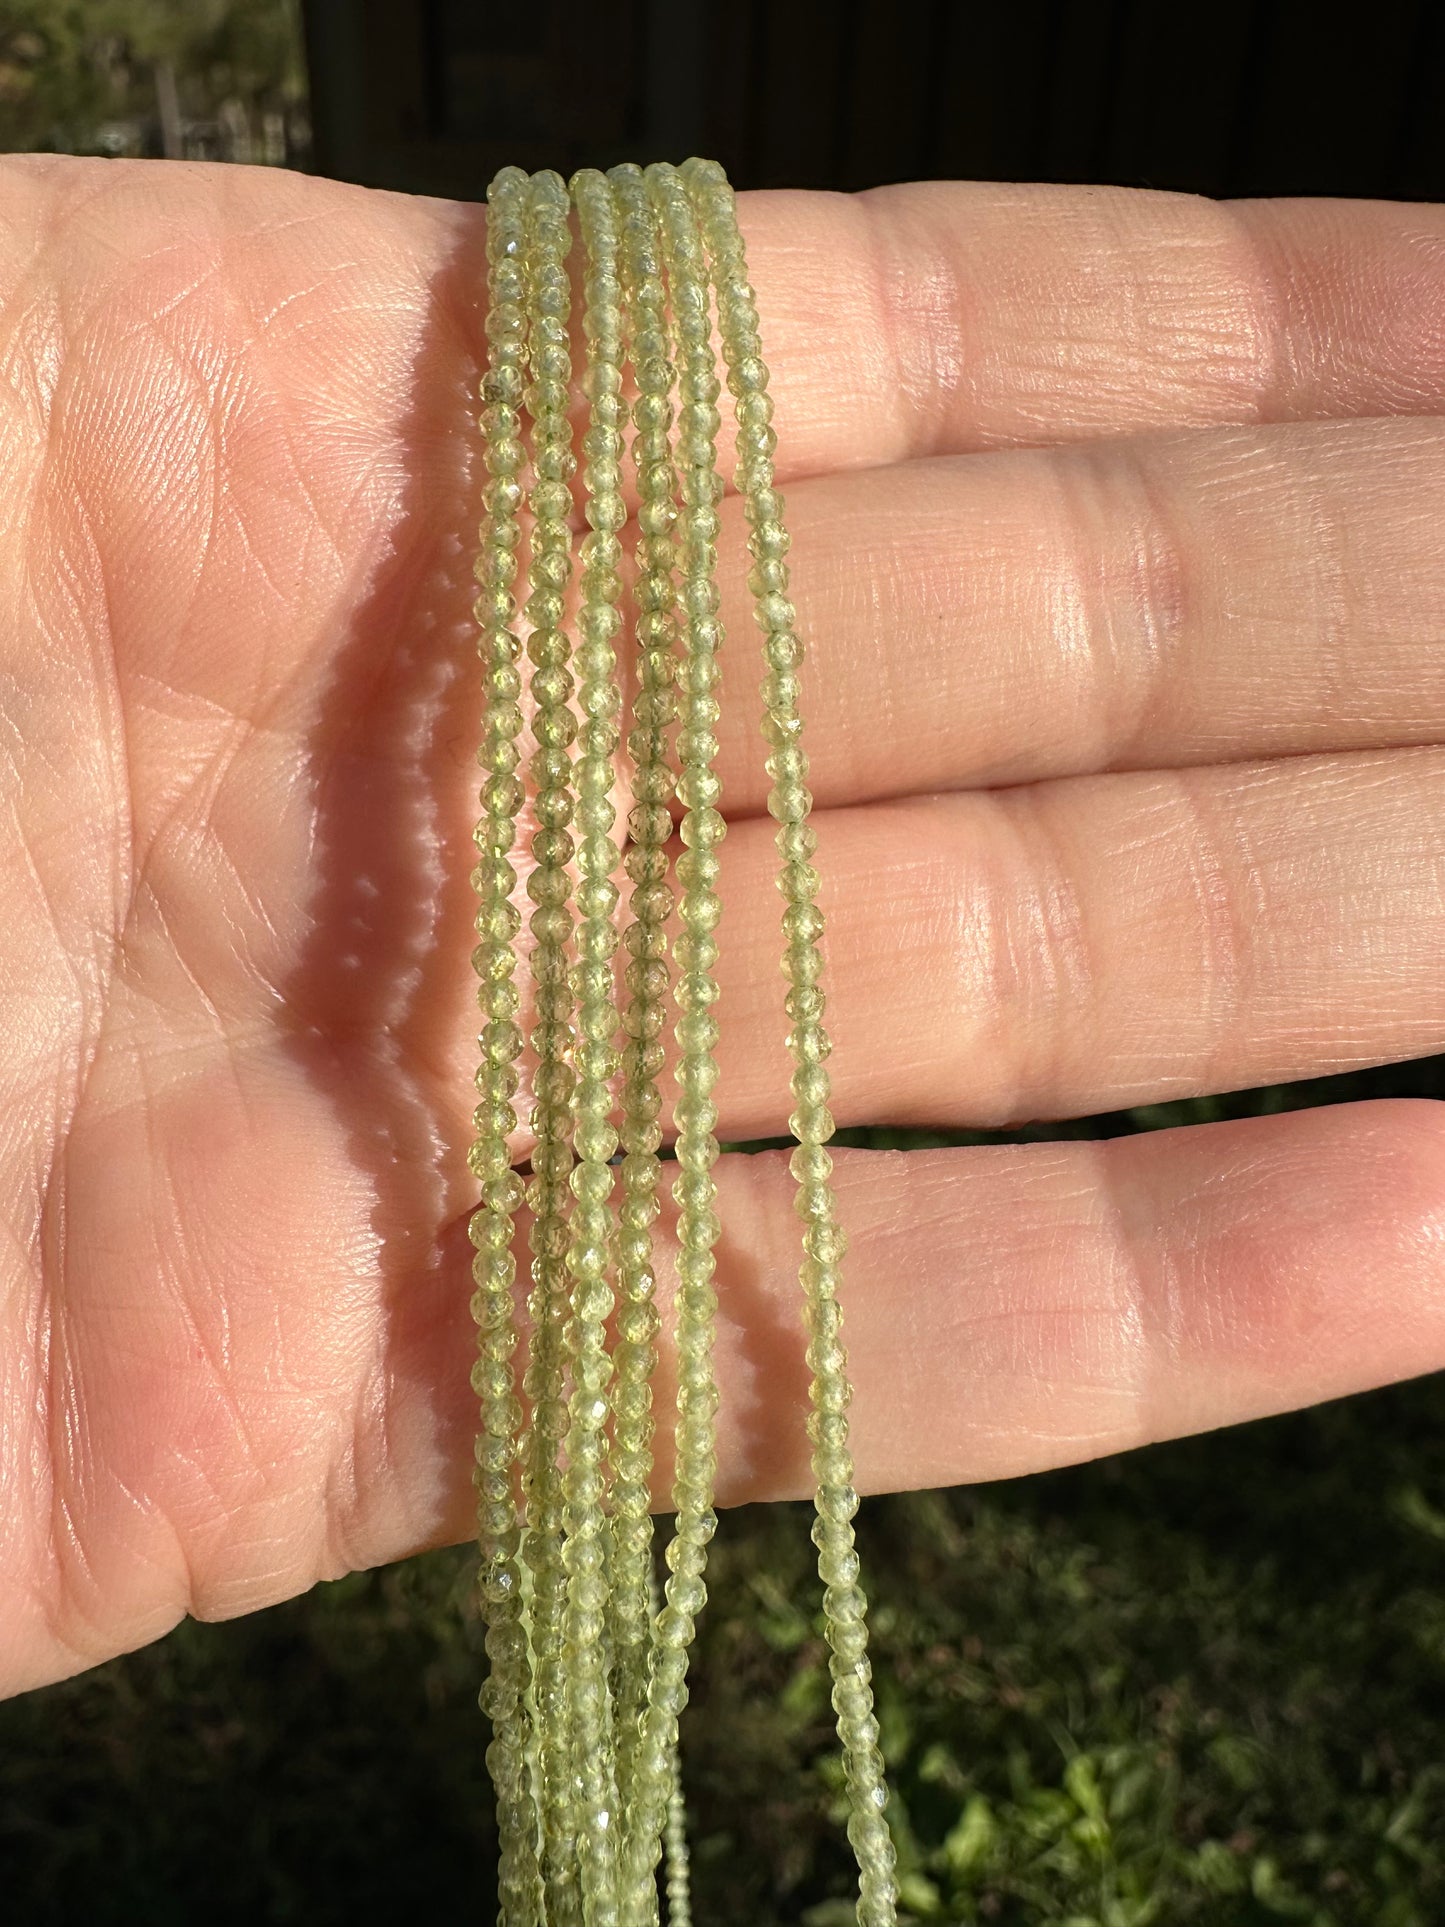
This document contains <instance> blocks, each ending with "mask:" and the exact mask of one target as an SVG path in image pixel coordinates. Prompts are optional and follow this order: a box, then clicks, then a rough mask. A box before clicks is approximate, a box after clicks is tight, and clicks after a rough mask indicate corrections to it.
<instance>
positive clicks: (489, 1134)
mask: <svg viewBox="0 0 1445 1927" xmlns="http://www.w3.org/2000/svg"><path fill="white" fill-rule="evenodd" d="M488 200H489V203H490V206H489V214H488V221H487V260H488V282H489V301H488V307H487V343H488V350H489V368H488V372H487V375H486V377H485V379H484V380H483V383H482V404H483V406H482V432H483V436H484V440H485V459H486V465H487V470H488V474H489V476H490V478H491V479H490V481H489V483H488V486H487V490H486V495H485V503H484V506H485V509H486V518H487V519H486V521H485V523H484V525H483V530H482V543H481V553H480V555H479V556H478V559H477V567H476V578H477V582H478V585H479V593H478V596H477V600H476V604H475V613H476V617H477V621H478V624H479V626H480V631H481V633H480V638H479V648H480V653H481V656H482V661H483V663H484V665H485V677H484V680H485V687H486V697H487V702H486V714H485V720H484V730H483V740H482V745H481V748H480V749H479V750H478V752H477V760H478V762H479V763H480V764H481V765H482V767H483V768H484V769H485V770H487V771H489V772H490V775H489V780H488V781H487V783H486V784H485V785H484V786H483V789H482V799H481V800H482V804H483V808H484V815H483V818H482V821H481V823H480V824H479V825H478V827H477V830H476V842H477V845H478V848H479V851H480V861H479V862H478V864H477V867H476V869H475V871H474V872H473V877H472V881H473V885H474V887H475V889H476V891H477V895H478V898H479V906H478V910H477V917H476V929H477V935H478V938H479V942H478V944H477V948H476V950H475V951H474V952H473V958H472V961H473V966H474V968H475V970H476V972H477V976H478V980H479V981H478V984H477V996H478V1002H479V1004H480V1006H481V1009H482V1011H483V1013H484V1014H485V1016H486V1019H487V1023H486V1027H485V1029H484V1030H483V1032H482V1034H481V1037H480V1038H479V1039H478V1042H479V1043H480V1045H481V1049H482V1063H481V1067H480V1069H479V1070H478V1072H477V1089H478V1092H479V1093H480V1096H481V1102H480V1103H479V1104H478V1106H477V1109H476V1113H475V1117H474V1123H475V1125H476V1130H477V1137H476V1140H475V1142H474V1144H473V1145H472V1148H471V1151H470V1153H469V1155H468V1163H469V1165H470V1168H471V1171H472V1175H473V1176H474V1177H476V1178H477V1179H479V1180H480V1182H481V1185H482V1203H481V1205H480V1207H479V1208H478V1209H477V1211H476V1212H475V1213H474V1215H473V1217H472V1219H471V1221H470V1224H469V1225H468V1234H469V1236H470V1238H471V1242H472V1244H473V1246H474V1247H475V1251H476V1256H475V1258H474V1259H473V1262H472V1277H473V1280H474V1282H475V1284H476V1293H475V1296H474V1297H473V1299H472V1315H473V1317H474V1318H475V1319H476V1321H477V1335H478V1347H477V1361H476V1364H475V1366H474V1367H473V1370H472V1389H473V1390H474V1391H475V1392H476V1393H477V1396H478V1398H479V1399H480V1401H481V1425H480V1430H479V1432H478V1436H477V1443H476V1470H475V1473H474V1475H473V1477H474V1483H475V1485H476V1489H477V1527H478V1538H479V1544H480V1548H481V1562H480V1567H479V1570H478V1576H477V1583H478V1589H479V1592H480V1597H481V1606H482V1613H483V1617H484V1619H485V1622H486V1650H487V1658H488V1661H489V1665H490V1671H489V1673H488V1676H487V1680H486V1683H485V1685H484V1686H483V1687H482V1690H481V1695H480V1701H481V1707H482V1710H483V1712H484V1713H486V1715H487V1717H488V1718H489V1719H490V1720H491V1722H492V1731H493V1739H492V1743H491V1745H490V1746H489V1747H488V1748H487V1769H488V1771H489V1772H490V1774H491V1776H492V1781H493V1785H494V1786H495V1788H496V1793H497V1832H498V1876H497V1885H498V1902H499V1908H498V1919H499V1922H500V1923H501V1927H540V1923H541V1920H542V1895H541V1888H540V1884H539V1882H538V1878H537V1848H538V1836H537V1828H538V1816H537V1802H536V1795H535V1791H534V1789H533V1786H532V1779H531V1770H530V1762H529V1760H528V1756H527V1728H528V1723H529V1722H528V1699H529V1696H530V1693H531V1662H530V1656H529V1653H528V1649H527V1633H526V1626H525V1624H524V1620H523V1601H522V1588H521V1576H520V1572H519V1568H518V1552H519V1550H520V1546H521V1537H522V1534H521V1518H520V1514H519V1510H518V1506H517V1496H516V1492H515V1488H514V1472H513V1467H514V1465H515V1462H516V1458H517V1434H518V1431H519V1429H520V1426H521V1415H522V1408H521V1403H520V1401H519V1400H518V1398H517V1397H516V1392H515V1379H514V1373H513V1366H512V1354H513V1353H514V1352H515V1350H516V1348H517V1341H518V1334H517V1321H516V1309H515V1304H514V1300H513V1284H514V1282H515V1278H516V1271H517V1261H516V1259H515V1258H514V1257H513V1255H512V1236H513V1217H514V1214H515V1212H516V1209H517V1206H518V1204H519V1203H520V1202H521V1198H522V1182H521V1179H520V1178H519V1177H518V1176H517V1174H516V1172H515V1171H513V1170H512V1168H511V1160H510V1156H509V1153H508V1148H507V1146H508V1140H509V1138H510V1136H511V1133H512V1132H513V1131H514V1130H515V1129H516V1125H517V1114H516V1111H515V1110H514V1109H513V1108H512V1104H511V1099H512V1097H513V1096H514V1095H515V1093H516V1090H517V1084H518V1074H517V1070H516V1068H515V1066H516V1059H517V1057H518V1055H519V1053H520V1051H521V1047H522V1033H521V1031H520V1029H519V1028H518V1026H517V1024H516V1022H515V1018H516V1014H517V1007H518V1004H519V1001H520V998H519V993H518V989H517V985H516V982H515V981H514V977H515V971H516V964H517V952H516V943H515V939H516V935H517V932H518V930H519V929H520V927H521V921H522V919H521V913H520V911H519V910H518V909H517V907H516V905H515V904H514V903H513V902H512V892H513V890H514V889H515V887H516V882H517V873H516V871H515V870H514V869H513V868H512V864H511V861H510V858H511V853H512V850H513V847H514V845H515V842H516V834H517V829H516V818H517V812H518V810H519V809H520V807H521V804H522V800H523V794H522V784H521V782H520V780H519V779H518V777H517V776H516V774H515V772H516V768H517V764H518V761H519V752H518V749H517V743H516V738H517V736H518V733H519V732H520V730H521V727H522V713H521V710H520V709H519V708H518V705H517V698H518V696H519V695H520V694H521V686H522V685H521V676H520V675H519V673H518V671H517V667H516V664H517V661H518V659H519V657H520V655H521V648H522V646H521V643H520V642H519V641H518V639H517V636H516V634H515V633H514V630H513V627H512V625H513V622H514V620H515V617H516V601H515V598H514V596H513V594H512V583H513V581H514V579H515V577H516V572H517V544H518V541H519V538H520V525H519V523H518V519H517V508H518V504H519V502H520V499H521V487H520V484H519V482H518V480H517V476H518V472H519V470H520V469H521V466H522V459H523V449H522V443H521V440H520V436H521V428H522V421H521V416H520V414H519V413H518V409H519V407H520V405H521V401H522V388H523V370H522V360H523V356H524V354H525V348H526V325H527V324H526V306H525V302H526V293H527V289H526V279H525V271H524V267H523V265H522V263H523V261H524V260H525V254H524V250H523V241H524V226H525V217H526V204H525V203H526V176H525V175H524V174H522V173H521V172H520V170H519V169H517V168H508V169H506V170H505V171H504V172H503V173H501V174H499V175H498V176H497V179H496V180H495V181H494V182H493V184H492V188H491V191H490V193H489V196H488Z"/></svg>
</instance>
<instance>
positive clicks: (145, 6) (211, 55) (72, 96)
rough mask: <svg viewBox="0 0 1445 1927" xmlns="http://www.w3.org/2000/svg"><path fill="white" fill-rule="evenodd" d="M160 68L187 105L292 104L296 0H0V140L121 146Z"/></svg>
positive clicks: (34, 145) (61, 147) (298, 98)
mask: <svg viewBox="0 0 1445 1927" xmlns="http://www.w3.org/2000/svg"><path fill="white" fill-rule="evenodd" d="M161 68H165V69H169V71H170V73H171V75H172V76H173V78H174V81H175V86H176V91H177V96H178V105H179V107H180V109H181V111H182V112H183V113H184V114H186V115H187V116H190V117H202V116H206V115H211V114H214V113H215V111H216V110H217V109H218V108H219V107H220V106H221V104H222V103H225V102H235V103H238V104H239V105H240V106H241V108H242V109H243V110H244V111H247V112H250V113H252V114H256V115H259V114H261V113H263V112H266V111H270V112H273V113H277V114H281V115H287V114H290V113H294V111H295V110H296V109H297V107H298V106H299V105H300V104H301V103H302V102H304V100H305V96H306V76H305V69H304V64H303V58H302V51H301V28H300V13H299V0H0V147H3V148H5V149H7V150H11V151H21V150H28V151H38V150H45V151H49V150H56V151H60V152H64V153H98V152H108V151H113V150H114V149H115V147H116V146H117V143H122V142H123V143H125V144H127V145H128V144H129V135H128V133H127V132H126V131H125V130H127V129H128V128H129V127H130V126H132V125H134V126H136V127H142V128H143V127H145V126H147V125H148V124H149V123H150V122H151V121H152V120H153V119H154V117H155V116H156V113H157V107H156V74H157V70H158V69H161ZM152 146H153V143H152ZM157 151H158V150H157Z"/></svg>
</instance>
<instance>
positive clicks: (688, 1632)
mask: <svg viewBox="0 0 1445 1927" xmlns="http://www.w3.org/2000/svg"><path fill="white" fill-rule="evenodd" d="M644 178H645V181H646V185H647V191H648V194H649V196H650V197H651V199H652V203H653V206H654V208H655V209H656V211H657V215H658V219H659V223H660V226H661V229H662V252H663V258H664V261H665V264H666V268H667V276H668V283H669V295H670V300H671V307H672V314H673V322H674V327H675V331H676V335H677V343H678V347H677V365H678V381H679V392H680V395H681V406H680V407H679V410H678V458H679V459H678V467H679V473H680V493H681V497H682V502H681V508H680V511H679V515H678V524H677V525H678V532H679V537H680V542H679V549H680V560H681V571H682V597H681V599H682V609H683V622H682V639H683V645H684V661H683V668H682V676H681V681H682V687H683V690H684V692H685V693H684V697H683V717H682V722H683V727H682V729H681V730H680V731H679V733H678V739H677V749H678V760H679V764H680V767H681V772H682V773H681V775H680V776H679V778H678V782H677V795H678V800H679V801H680V802H681V803H682V805H683V808H684V812H685V814H684V816H683V820H682V825H681V831H680V834H681V837H682V841H683V843H684V845H685V846H686V848H685V851H684V854H683V855H682V856H681V857H680V858H679V860H678V864H677V877H678V881H679V883H680V884H681V885H682V901H681V904H680V907H679V915H680V917H681V920H682V923H683V925H684V929H683V932H682V934H681V935H680V936H679V938H678V939H677V942H676V944H675V945H674V956H675V958H676V960H677V964H678V967H679V976H678V979H677V983H676V986H675V989H676V1000H677V1005H678V1009H679V1010H680V1011H681V1013H682V1015H681V1016H680V1018H679V1020H678V1023H677V1025H676V1028H675V1030H674V1036H675V1038H676V1040H677V1044H678V1048H679V1051H680V1053H681V1058H680V1062H679V1066H678V1071H677V1080H678V1084H679V1086H680V1094H679V1097H678V1101H677V1104H676V1106H675V1109H674V1114H673V1119H674V1124H675V1127H676V1132H677V1141H676V1149H677V1162H678V1165H679V1167H680V1175H679V1176H678V1178H677V1179H676V1181H675V1182H674V1184H673V1186H672V1195H673V1198H674V1200H675V1201H676V1203H677V1205H678V1207H679V1216H678V1245H679V1253H678V1297H677V1338H676V1353H677V1377H678V1395H677V1397H678V1403H677V1423H676V1432H675V1437H676V1441H677V1462H676V1471H675V1477H674V1481H673V1506H674V1511H675V1514H676V1517H675V1521H674V1528H673V1536H672V1539H671V1541H670V1542H669V1544H668V1548H667V1563H668V1567H669V1577H668V1580H667V1584H666V1588H665V1594H666V1602H667V1603H666V1605H665V1606H664V1607H663V1610H662V1611H661V1613H659V1614H658V1616H657V1619H656V1621H655V1639H654V1646H653V1653H652V1667H651V1670H650V1672H649V1676H648V1696H647V1706H646V1708H645V1710H644V1713H643V1716H642V1725H641V1732H640V1735H639V1739H638V1749H637V1767H636V1773H635V1777H634V1781H633V1807H632V1813H631V1816H630V1819H631V1830H630V1834H629V1839H628V1860H627V1866H628V1879H627V1882H626V1888H625V1894H626V1895H628V1896H630V1899H631V1904H632V1905H633V1906H635V1907H636V1906H640V1905H641V1904H643V1902H644V1901H645V1899H646V1896H647V1890H648V1888H649V1887H650V1884H651V1881H652V1876H653V1871H654V1869H655V1867H656V1865H657V1860H658V1856H659V1853H660V1851H661V1845H662V1831H663V1825H664V1820H665V1816H666V1813H667V1808H668V1801H669V1798H670V1795H671V1791H672V1785H673V1774H674V1768H673V1766H672V1754H673V1751H674V1749H675V1748H676V1746H677V1738H678V1727H677V1721H678V1715H679V1713H680V1712H681V1710H682V1708H683V1707H684V1706H685V1705H686V1704H687V1685H686V1676H687V1662H688V1651H689V1647H690V1645H691V1642H692V1638H693V1632H694V1627H695V1623H696V1619H697V1615H698V1613H699V1612H700V1611H701V1610H702V1607H703V1605H704V1604H705V1603H706V1599H707V1588H706V1586H705V1584H704V1581H703V1574H704V1571H705V1569H706V1563H707V1548H708V1544H709V1542H710V1541H711V1539H712V1536H713V1533H714V1532H715V1530H716V1527H717V1515H716V1513H715V1512H714V1511H713V1503H712V1497H713V1482H714V1479H715V1477H716V1473H717V1456H716V1452H715V1450H714V1442H715V1432H716V1424H715V1420H716V1413H717V1386H716V1383H715V1380H714V1377H713V1369H712V1350H713V1336H714V1320H715V1315H716V1311H717V1294H716V1293H715V1291H714V1290H713V1288H712V1277H713V1273H714V1272H715V1270H716V1267H717V1261H716V1259H715V1258H714V1256H713V1249H712V1248H713V1246H714V1245H715V1244H716V1242H717V1238H718V1234H719V1232H720V1231H721V1228H722V1227H721V1224H720V1223H719V1220H718V1217H717V1214H716V1212H715V1211H714V1210H713V1209H712V1205H713V1200H714V1199H715V1198H716V1196H717V1186H716V1184H715V1182H714V1180H713V1177H712V1166H713V1164H714V1163H715V1162H716V1160H717V1155H718V1141H717V1139H716V1137H715V1136H714V1135H713V1127H714V1125H715V1124H716V1123H717V1108H716V1106H715V1105H714V1104H713V1102H712V1099H711V1093H712V1090H713V1088H714V1086H715V1084H716V1081H717V1065H716V1063H715V1061H714V1059H713V1056H712V1052H713V1049H714V1048H715V1046H716V1044H717V1037H718V1026H717V1019H716V1018H715V1017H714V1016H713V1014H712V1009H711V1006H712V1005H713V1004H714V1003H715V1002H716V1000H717V996H718V986H717V981H716V979H715V978H714V977H713V976H712V974H711V972H712V968H713V965H714V964H715V963H716V961H717V941H716V939H715V938H714V936H713V934H712V933H713V931H714V929H715V928H716V927H717V923H718V919H719V916H720V914H721V909H722V906H721V903H720V901H719V898H718V896H717V893H716V890H715V888H714V885H715V884H716V882H717V878H718V870H719V858H718V855H717V846H718V844H720V843H721V842H722V839H723V836H724V835H725V833H726V828H727V826H726V824H725V823H724V821H723V818H722V815H721V813H720V812H719V811H718V809H717V808H716V804H717V802H718V800H719V798H720V796H721V791H722V784H721V779H720V778H719V777H718V775H717V774H716V772H715V771H714V769H713V767H712V765H713V762H714V760H715V758H716V756H717V749H718V744H717V738H716V736H715V735H714V734H713V733H712V725H713V723H714V722H716V720H717V718H718V714H719V709H718V704H717V701H716V698H715V697H714V695H713V693H712V692H713V689H714V688H715V686H716V684H717V680H718V669H717V662H716V655H717V651H718V649H719V647H720V645H721V642H722V624H721V622H720V621H719V620H718V614H717V610H718V591H717V584H716V580H715V577H716V573H717V549H716V546H715V543H716V537H717V531H718V514H717V503H718V501H719V500H720V498H721V495H722V492H723V483H722V478H721V476H720V475H719V474H718V472H717V431H718V425H719V421H720V416H719V414H718V410H717V405H716V404H717V400H718V396H719V394H720V392H721V386H720V383H719V381H718V378H717V372H716V361H715V357H714V354H713V347H712V328H711V322H710V319H709V314H708V303H707V281H706V268H705V263H704V258H703V252H702V242H701V238H700V236H699V234H698V230H697V223H696V221H695V219H694V217H693V213H692V209H691V206H690V204H689V202H688V198H687V195H686V193H685V191H684V190H683V188H682V185H681V182H680V181H679V179H678V176H677V171H676V169H674V168H671V167H667V166H664V165H661V164H658V165H655V166H652V167H649V168H648V169H647V171H646V175H645V177H644Z"/></svg>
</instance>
